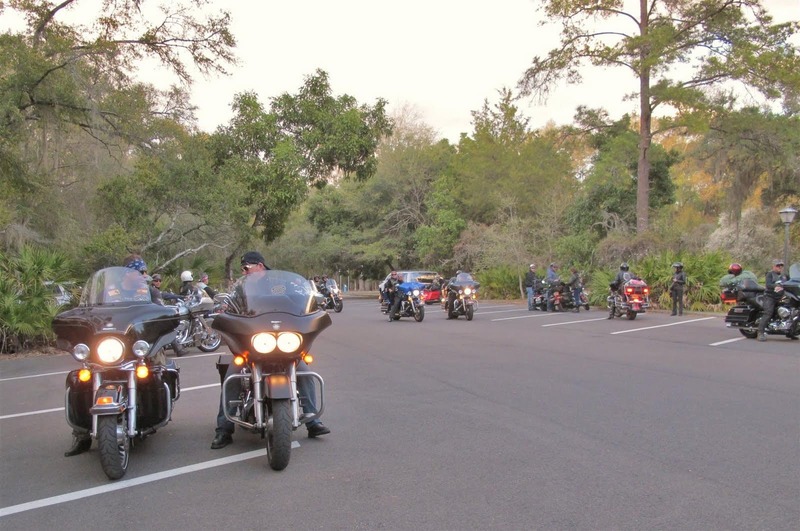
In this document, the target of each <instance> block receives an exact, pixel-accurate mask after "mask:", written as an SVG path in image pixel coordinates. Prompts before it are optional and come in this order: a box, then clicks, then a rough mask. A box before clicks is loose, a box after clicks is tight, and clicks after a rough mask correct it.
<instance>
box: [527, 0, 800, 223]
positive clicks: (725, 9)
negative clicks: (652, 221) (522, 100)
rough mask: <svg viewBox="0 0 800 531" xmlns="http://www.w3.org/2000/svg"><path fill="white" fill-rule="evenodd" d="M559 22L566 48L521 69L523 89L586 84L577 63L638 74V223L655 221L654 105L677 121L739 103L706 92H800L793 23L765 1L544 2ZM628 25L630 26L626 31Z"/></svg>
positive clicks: (539, 90)
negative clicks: (780, 20)
mask: <svg viewBox="0 0 800 531" xmlns="http://www.w3.org/2000/svg"><path fill="white" fill-rule="evenodd" d="M543 4H544V11H545V13H546V15H547V17H548V18H549V19H556V20H559V21H560V22H561V24H562V29H561V45H560V46H559V47H558V48H555V49H553V50H551V51H550V52H549V53H548V55H547V56H546V57H539V56H537V57H535V58H534V59H533V62H532V65H531V66H530V68H528V69H527V70H526V71H525V73H524V74H523V76H522V78H521V79H520V82H519V87H520V89H521V91H522V94H523V95H532V94H536V95H538V96H540V97H543V98H544V97H546V96H547V95H548V93H549V91H550V90H552V89H553V88H554V86H555V85H556V84H557V82H559V81H560V80H562V79H564V80H566V82H568V83H578V82H580V81H581V72H580V68H581V67H582V66H583V65H584V64H586V63H589V64H591V65H594V66H600V67H624V68H626V69H628V70H629V71H630V72H632V73H633V75H634V76H635V78H636V79H637V80H638V85H639V86H638V99H639V113H640V114H639V143H638V144H639V145H638V151H639V157H638V163H637V194H636V212H637V214H636V218H637V219H636V227H637V230H638V231H639V232H644V231H645V230H646V229H647V228H648V223H649V208H648V205H649V192H650V187H649V185H650V183H649V180H648V177H649V175H650V160H651V159H650V154H651V153H650V146H651V143H652V138H653V136H654V135H655V134H657V133H658V131H657V130H656V131H654V130H653V129H652V126H653V122H652V119H653V113H654V111H655V110H656V109H658V108H664V109H665V111H666V110H672V111H674V112H675V113H676V120H675V121H674V122H673V125H677V124H679V123H689V120H690V119H691V118H692V117H693V116H692V115H693V114H694V117H695V118H696V117H697V113H698V112H701V111H708V110H709V109H710V108H711V107H712V104H713V105H714V106H716V107H717V108H718V109H719V108H724V106H725V105H727V104H730V103H732V102H733V101H734V100H735V97H734V95H733V92H729V93H726V94H721V93H717V94H715V95H713V97H712V94H711V93H710V92H709V89H710V88H712V87H719V86H722V85H723V84H725V83H726V82H729V81H736V82H740V83H741V84H743V85H745V86H747V87H751V88H753V89H755V90H756V91H758V92H760V93H761V94H762V95H763V96H764V97H766V98H768V99H777V98H781V97H786V99H787V100H789V99H793V98H796V96H797V94H798V90H799V89H800V75H798V72H800V56H798V53H797V48H796V47H795V46H794V45H792V43H791V39H792V37H793V36H794V35H795V34H796V33H797V32H798V29H800V25H798V23H797V22H790V23H785V24H772V18H771V17H770V16H769V15H768V14H767V12H766V10H765V8H764V7H763V6H762V2H761V0H704V1H694V0H639V10H638V13H637V12H636V11H634V10H632V9H626V2H625V1H624V0H543ZM628 28H630V29H628Z"/></svg>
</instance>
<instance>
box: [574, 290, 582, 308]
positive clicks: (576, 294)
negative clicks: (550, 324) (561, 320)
mask: <svg viewBox="0 0 800 531" xmlns="http://www.w3.org/2000/svg"><path fill="white" fill-rule="evenodd" d="M581 291H583V288H575V289H573V290H572V300H574V301H575V308H580V307H581Z"/></svg>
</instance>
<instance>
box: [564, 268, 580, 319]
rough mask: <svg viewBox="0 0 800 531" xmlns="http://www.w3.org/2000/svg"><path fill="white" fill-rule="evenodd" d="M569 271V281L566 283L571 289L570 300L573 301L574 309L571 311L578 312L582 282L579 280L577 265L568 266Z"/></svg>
mask: <svg viewBox="0 0 800 531" xmlns="http://www.w3.org/2000/svg"><path fill="white" fill-rule="evenodd" d="M569 272H570V273H572V276H570V277H569V282H568V283H567V285H568V286H569V287H570V290H571V291H572V300H573V302H574V303H575V309H574V310H572V311H573V312H575V313H579V312H580V311H581V292H582V291H583V282H581V275H580V274H579V273H578V268H577V267H571V268H569Z"/></svg>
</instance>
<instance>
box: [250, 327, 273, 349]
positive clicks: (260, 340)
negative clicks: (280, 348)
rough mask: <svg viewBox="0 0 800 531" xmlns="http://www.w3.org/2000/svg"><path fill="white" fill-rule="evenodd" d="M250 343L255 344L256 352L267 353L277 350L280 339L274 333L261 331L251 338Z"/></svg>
mask: <svg viewBox="0 0 800 531" xmlns="http://www.w3.org/2000/svg"><path fill="white" fill-rule="evenodd" d="M250 343H252V344H253V349H254V350H255V351H256V352H258V353H260V354H267V353H269V352H272V351H273V350H275V347H276V346H277V344H278V341H277V340H276V339H275V336H273V335H272V334H268V333H266V332H261V333H260V334H256V335H254V336H253V339H251V340H250Z"/></svg>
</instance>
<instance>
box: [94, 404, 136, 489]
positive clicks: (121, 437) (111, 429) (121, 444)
mask: <svg viewBox="0 0 800 531" xmlns="http://www.w3.org/2000/svg"><path fill="white" fill-rule="evenodd" d="M126 426H127V413H122V414H121V415H103V416H101V417H98V418H97V448H98V450H99V451H100V466H102V467H103V472H105V473H106V476H108V479H119V478H121V477H122V476H124V475H125V472H127V471H128V460H129V459H130V454H131V441H130V439H129V438H128V435H127V433H125V428H126Z"/></svg>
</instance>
